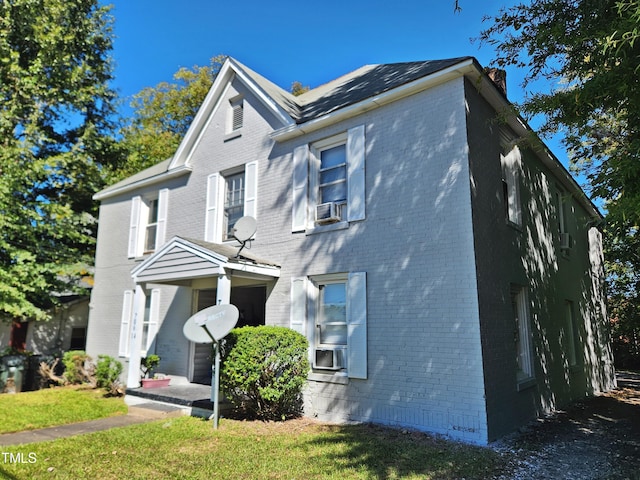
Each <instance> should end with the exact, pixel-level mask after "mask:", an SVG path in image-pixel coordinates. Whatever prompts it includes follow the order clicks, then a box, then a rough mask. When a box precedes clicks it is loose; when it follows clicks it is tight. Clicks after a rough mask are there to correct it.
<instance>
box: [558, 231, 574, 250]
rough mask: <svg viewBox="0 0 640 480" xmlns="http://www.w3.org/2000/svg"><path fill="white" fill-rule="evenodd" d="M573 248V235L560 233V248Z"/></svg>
mask: <svg viewBox="0 0 640 480" xmlns="http://www.w3.org/2000/svg"><path fill="white" fill-rule="evenodd" d="M572 248H573V237H572V236H571V235H569V234H568V233H561V234H560V249H562V250H571V249H572Z"/></svg>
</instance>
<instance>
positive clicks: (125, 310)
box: [118, 290, 133, 357]
mask: <svg viewBox="0 0 640 480" xmlns="http://www.w3.org/2000/svg"><path fill="white" fill-rule="evenodd" d="M132 310H133V290H125V292H124V298H123V300H122V317H121V319H120V345H119V347H118V355H120V356H121V357H127V356H128V355H129V338H130V336H131V332H130V331H129V327H130V325H131V313H132Z"/></svg>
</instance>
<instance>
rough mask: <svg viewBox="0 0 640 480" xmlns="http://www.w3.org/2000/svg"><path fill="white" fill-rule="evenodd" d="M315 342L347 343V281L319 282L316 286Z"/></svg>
mask: <svg viewBox="0 0 640 480" xmlns="http://www.w3.org/2000/svg"><path fill="white" fill-rule="evenodd" d="M317 287H318V312H317V314H316V325H315V326H316V332H317V333H318V335H316V344H317V346H321V345H346V344H347V283H346V282H344V281H341V282H331V283H321V284H319V285H318V286H317Z"/></svg>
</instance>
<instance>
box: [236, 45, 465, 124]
mask: <svg viewBox="0 0 640 480" xmlns="http://www.w3.org/2000/svg"><path fill="white" fill-rule="evenodd" d="M472 58H473V57H457V58H449V59H445V60H427V61H422V62H405V63H387V64H380V65H365V66H363V67H360V68H359V69H357V70H354V71H353V72H351V73H348V74H346V75H343V76H341V77H339V78H337V79H335V80H332V81H330V82H328V83H326V84H324V85H320V86H319V87H316V88H314V89H312V90H309V91H308V92H306V93H303V94H302V95H300V96H297V97H295V96H293V95H291V94H290V93H289V92H287V91H285V90H283V89H281V88H280V87H278V86H277V85H275V84H273V83H272V82H270V81H269V80H267V79H265V78H264V77H262V76H261V75H259V74H257V73H256V72H254V71H252V70H251V69H249V68H247V67H245V66H244V65H242V64H241V63H240V62H237V61H235V60H234V62H235V63H236V65H237V66H238V67H240V68H242V69H243V70H244V71H245V73H247V75H249V76H250V77H251V78H252V79H253V81H254V82H255V83H256V84H257V85H258V86H259V87H260V88H262V89H263V90H264V91H265V92H266V93H267V94H268V95H269V96H270V97H271V98H273V99H274V100H275V101H276V102H277V103H278V105H280V107H281V108H282V109H284V110H285V111H286V112H287V113H288V114H289V115H291V117H292V118H293V119H294V120H295V122H296V123H298V124H301V123H305V122H308V121H310V120H313V119H315V118H318V117H321V116H323V115H326V114H328V113H331V112H334V111H336V110H339V109H341V108H344V107H347V106H349V105H353V104H355V103H358V102H361V101H363V100H366V99H367V98H371V97H374V96H376V95H379V94H381V93H384V92H387V91H389V90H393V89H394V88H397V87H400V86H402V85H405V84H407V83H411V82H413V81H415V80H419V79H420V78H423V77H426V76H428V75H431V74H434V73H436V72H438V71H440V70H444V69H446V68H448V67H451V66H452V65H455V64H457V63H460V62H463V61H465V60H469V59H472Z"/></svg>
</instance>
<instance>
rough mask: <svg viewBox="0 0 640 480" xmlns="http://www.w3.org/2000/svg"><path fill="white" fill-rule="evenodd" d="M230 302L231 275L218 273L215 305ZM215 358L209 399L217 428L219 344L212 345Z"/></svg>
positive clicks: (214, 426) (214, 425)
mask: <svg viewBox="0 0 640 480" xmlns="http://www.w3.org/2000/svg"><path fill="white" fill-rule="evenodd" d="M229 302H231V275H229V274H228V273H227V272H226V271H224V273H221V274H220V275H218V286H217V287H216V305H229ZM213 348H214V350H215V358H214V361H213V365H212V370H213V371H212V375H211V376H212V378H211V401H212V402H213V428H216V429H217V428H218V403H219V396H220V380H219V379H220V345H218V342H216V343H215V345H214V346H213Z"/></svg>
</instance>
